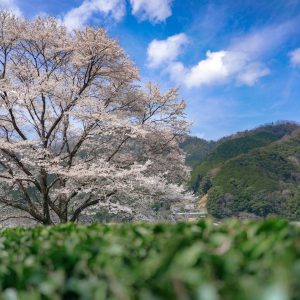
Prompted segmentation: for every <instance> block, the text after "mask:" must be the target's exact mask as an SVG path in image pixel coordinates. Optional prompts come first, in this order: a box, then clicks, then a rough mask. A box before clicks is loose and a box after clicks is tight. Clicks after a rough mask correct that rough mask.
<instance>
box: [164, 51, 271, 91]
mask: <svg viewBox="0 0 300 300" xmlns="http://www.w3.org/2000/svg"><path fill="white" fill-rule="evenodd" d="M168 71H169V74H170V75H171V78H172V79H174V80H176V81H178V82H181V83H183V84H184V85H185V86H186V87H188V88H192V87H201V86H204V85H213V84H221V83H226V82H228V81H234V82H236V83H237V84H240V85H248V86H252V85H254V84H255V83H256V82H257V80H258V79H259V78H261V77H263V76H266V75H268V74H269V73H270V71H269V69H268V68H267V67H265V66H264V65H263V64H261V63H259V62H255V61H252V60H251V58H250V57H249V56H247V55H246V54H245V53H243V52H232V51H225V50H221V51H217V52H211V51H207V53H206V58H205V59H203V60H201V61H200V62H199V63H198V64H197V65H195V66H192V67H191V68H186V67H184V65H183V64H182V63H180V62H174V63H171V64H170V65H169V68H168Z"/></svg>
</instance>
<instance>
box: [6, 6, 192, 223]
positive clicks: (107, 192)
mask: <svg viewBox="0 0 300 300" xmlns="http://www.w3.org/2000/svg"><path fill="white" fill-rule="evenodd" d="M0 34H1V39H0V203H1V204H2V209H4V208H5V207H9V208H11V209H12V210H13V212H14V214H13V216H10V217H17V218H29V219H32V220H34V221H35V222H38V223H42V224H45V225H48V224H56V223H64V222H68V221H71V222H75V221H78V219H79V217H80V216H81V215H82V214H94V213H96V212H97V211H99V210H101V209H104V208H105V209H109V211H111V212H112V213H116V214H123V213H124V214H130V215H132V216H133V217H134V218H136V219H146V218H147V214H148V213H147V211H148V209H149V206H151V204H153V203H154V202H155V201H156V200H157V199H160V200H163V201H169V202H170V203H171V202H176V201H180V200H183V199H189V197H190V196H189V195H188V194H187V193H185V188H184V187H183V185H182V183H184V182H185V181H186V178H187V175H188V170H187V168H186V167H185V165H184V155H183V153H182V152H181V150H180V149H179V147H178V143H179V141H180V139H181V137H182V136H183V135H184V134H185V133H186V132H187V130H188V124H187V122H186V120H185V117H184V108H185V104H184V102H183V101H182V100H181V99H179V98H178V91H177V89H171V90H169V91H167V92H165V93H162V92H160V90H159V88H158V87H157V86H156V85H154V84H152V83H149V84H148V85H147V86H146V87H144V88H141V87H139V86H138V85H137V82H138V80H139V75H138V71H137V69H136V67H135V66H134V65H133V63H132V62H131V61H130V60H129V58H128V57H127V56H126V54H125V53H124V51H123V50H122V48H121V47H120V46H119V45H118V43H117V42H116V41H115V40H113V39H111V38H109V37H108V36H107V34H106V32H105V30H103V29H102V28H96V29H94V28H91V27H86V28H84V29H82V30H78V31H74V32H72V33H70V32H68V31H67V30H66V28H65V27H64V26H63V25H62V24H61V23H60V22H59V21H57V20H56V19H55V18H50V17H47V18H37V19H35V20H33V21H28V20H23V19H18V18H17V17H16V16H14V15H13V14H11V13H9V12H1V13H0ZM2 217H5V216H3V215H2Z"/></svg>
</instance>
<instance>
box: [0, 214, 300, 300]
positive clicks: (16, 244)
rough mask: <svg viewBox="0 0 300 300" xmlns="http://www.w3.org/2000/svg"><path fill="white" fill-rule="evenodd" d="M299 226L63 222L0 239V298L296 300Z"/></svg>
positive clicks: (12, 232)
mask: <svg viewBox="0 0 300 300" xmlns="http://www.w3.org/2000/svg"><path fill="white" fill-rule="evenodd" d="M299 278H300V228H298V227H296V226H295V225H292V224H289V223H288V222H286V221H283V220H279V219H270V220H266V221H260V222H254V221H246V222H240V221H236V220H232V221H227V222H225V223H223V224H222V225H214V224H213V223H212V221H210V220H203V221H200V222H198V223H195V224H193V223H178V224H158V225H149V224H123V225H101V224H94V225H89V226H82V225H75V224H67V225H62V226H57V227H37V228H32V229H21V228H16V229H4V230H2V231H1V233H0V287H1V293H0V299H5V300H11V299H25V300H35V299H51V300H52V299H100V300H101V299H124V300H126V299H145V300H148V299H149V300H150V299H182V300H188V299H203V300H218V299H219V300H220V299H243V300H244V299H246V300H247V299H251V300H252V299H265V300H269V299H278V300H287V299H300V279H299Z"/></svg>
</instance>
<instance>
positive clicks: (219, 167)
mask: <svg viewBox="0 0 300 300" xmlns="http://www.w3.org/2000/svg"><path fill="white" fill-rule="evenodd" d="M207 178H210V180H211V181H210V185H211V187H212V189H211V191H210V190H209V192H208V211H209V213H211V214H212V215H213V216H214V217H217V218H223V217H230V216H237V215H238V214H239V213H249V214H254V215H256V216H259V217H266V216H268V215H279V216H282V217H286V218H288V219H290V220H300V209H297V208H298V207H300V197H299V196H297V195H298V192H297V187H298V186H299V184H300V130H299V126H297V125H296V124H294V123H280V124H277V125H273V126H271V125H268V126H264V127H261V128H258V129H256V130H254V131H248V132H244V133H239V134H237V135H235V136H233V137H230V138H226V139H224V141H223V142H221V143H220V144H219V146H218V147H217V148H216V149H215V150H214V151H213V152H212V153H211V154H210V155H209V156H208V157H207V159H206V160H205V161H203V162H202V163H200V164H198V165H197V166H195V167H194V168H193V171H192V179H191V186H192V187H193V189H194V191H196V192H198V193H199V195H202V194H205V193H207ZM216 188H217V191H218V193H216ZM220 189H221V191H222V192H220ZM226 199H227V200H226ZM228 199H230V201H229V203H230V205H229V204H228ZM218 209H219V210H220V211H218ZM298 210H299V211H298Z"/></svg>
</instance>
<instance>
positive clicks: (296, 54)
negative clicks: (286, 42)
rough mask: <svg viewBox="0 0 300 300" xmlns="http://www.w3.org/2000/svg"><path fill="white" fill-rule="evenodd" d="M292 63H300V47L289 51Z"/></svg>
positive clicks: (296, 64) (295, 64)
mask: <svg viewBox="0 0 300 300" xmlns="http://www.w3.org/2000/svg"><path fill="white" fill-rule="evenodd" d="M289 57H290V63H291V65H293V66H298V65H300V48H297V49H295V50H293V51H291V52H290V53H289Z"/></svg>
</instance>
